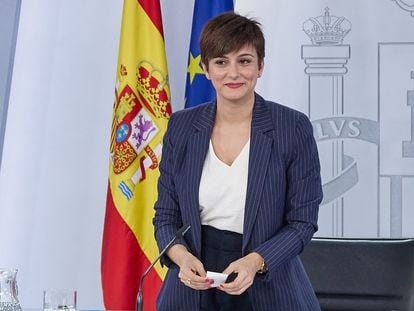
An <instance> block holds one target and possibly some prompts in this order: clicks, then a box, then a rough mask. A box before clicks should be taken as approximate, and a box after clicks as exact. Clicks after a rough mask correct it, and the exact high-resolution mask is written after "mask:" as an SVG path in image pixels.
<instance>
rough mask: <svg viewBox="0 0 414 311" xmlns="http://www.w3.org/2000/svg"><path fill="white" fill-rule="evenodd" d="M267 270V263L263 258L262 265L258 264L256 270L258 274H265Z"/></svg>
mask: <svg viewBox="0 0 414 311" xmlns="http://www.w3.org/2000/svg"><path fill="white" fill-rule="evenodd" d="M266 272H267V265H266V262H265V261H264V259H263V262H262V265H261V266H260V268H259V270H257V273H258V274H265V273H266Z"/></svg>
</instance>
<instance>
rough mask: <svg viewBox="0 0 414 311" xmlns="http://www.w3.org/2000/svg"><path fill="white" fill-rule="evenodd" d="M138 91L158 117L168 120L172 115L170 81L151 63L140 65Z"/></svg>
mask: <svg viewBox="0 0 414 311" xmlns="http://www.w3.org/2000/svg"><path fill="white" fill-rule="evenodd" d="M137 89H138V92H139V93H140V94H141V95H142V96H143V97H144V99H145V100H146V101H147V102H148V104H149V105H150V106H151V107H152V109H153V110H154V112H155V114H156V115H157V116H158V117H164V118H168V117H169V116H170V115H171V105H170V89H169V84H168V79H167V77H166V76H164V75H163V74H162V72H160V71H159V70H157V69H154V67H153V66H152V64H150V63H149V62H146V61H143V62H141V63H139V64H138V68H137Z"/></svg>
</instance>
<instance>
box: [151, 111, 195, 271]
mask: <svg viewBox="0 0 414 311" xmlns="http://www.w3.org/2000/svg"><path fill="white" fill-rule="evenodd" d="M174 117H175V116H174V114H173V115H171V117H170V120H169V122H168V128H167V131H166V133H165V135H164V139H163V146H162V158H161V162H160V167H159V169H160V177H159V178H158V199H157V201H156V203H155V216H154V219H153V224H154V231H155V239H156V240H157V244H158V248H159V250H160V251H161V250H162V249H164V248H165V246H166V245H167V244H168V243H169V242H170V241H171V240H172V238H173V237H174V236H175V233H176V232H177V230H178V229H179V228H180V227H181V226H182V218H181V211H180V207H179V204H178V198H177V193H176V190H175V184H174V145H173V135H174V134H173V132H174V126H175V120H174ZM174 244H183V245H184V246H185V247H187V245H186V242H185V240H184V239H183V238H181V239H177V240H176V241H175V243H174ZM187 248H188V247H187ZM161 265H166V266H167V267H172V266H174V263H173V262H172V261H171V260H170V259H169V257H168V256H166V255H165V256H163V257H161Z"/></svg>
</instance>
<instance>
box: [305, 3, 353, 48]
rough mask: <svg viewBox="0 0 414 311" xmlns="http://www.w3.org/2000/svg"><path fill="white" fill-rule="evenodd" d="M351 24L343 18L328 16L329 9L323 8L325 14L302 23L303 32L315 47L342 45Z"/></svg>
mask: <svg viewBox="0 0 414 311" xmlns="http://www.w3.org/2000/svg"><path fill="white" fill-rule="evenodd" d="M351 26H352V25H351V23H350V22H349V21H348V20H347V19H346V18H345V17H337V16H333V15H330V14H329V8H328V7H327V8H325V14H324V15H323V16H322V15H321V16H318V17H311V18H309V19H308V20H306V21H305V22H304V23H303V31H304V32H305V33H306V34H307V35H308V36H309V38H310V39H311V40H312V43H313V44H315V45H338V44H342V41H343V40H344V37H345V36H346V35H347V34H348V32H349V31H350V30H351Z"/></svg>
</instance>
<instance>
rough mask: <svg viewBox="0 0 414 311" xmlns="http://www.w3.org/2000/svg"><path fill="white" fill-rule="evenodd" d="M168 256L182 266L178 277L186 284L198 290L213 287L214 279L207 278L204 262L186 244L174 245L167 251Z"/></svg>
mask: <svg viewBox="0 0 414 311" xmlns="http://www.w3.org/2000/svg"><path fill="white" fill-rule="evenodd" d="M167 256H168V257H170V259H171V260H172V261H173V262H174V263H176V264H177V265H178V266H179V267H180V272H179V273H178V277H179V278H180V280H181V282H183V284H184V285H185V286H188V287H190V288H193V289H197V290H204V289H209V288H210V287H211V286H210V284H211V283H212V281H211V280H209V279H207V277H206V271H205V270H204V266H203V264H202V263H201V261H200V260H198V258H197V257H195V256H194V255H193V254H191V253H190V252H189V251H188V250H187V249H186V248H185V246H184V245H181V244H175V245H173V246H172V247H171V248H170V249H169V250H168V251H167Z"/></svg>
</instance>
